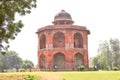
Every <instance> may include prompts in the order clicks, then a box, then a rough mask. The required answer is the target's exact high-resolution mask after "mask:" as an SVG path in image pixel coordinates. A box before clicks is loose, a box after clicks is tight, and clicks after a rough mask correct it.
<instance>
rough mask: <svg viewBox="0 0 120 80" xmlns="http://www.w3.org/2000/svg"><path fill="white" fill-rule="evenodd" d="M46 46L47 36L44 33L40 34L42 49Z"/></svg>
mask: <svg viewBox="0 0 120 80" xmlns="http://www.w3.org/2000/svg"><path fill="white" fill-rule="evenodd" d="M43 48H46V36H45V35H44V34H42V35H41V36H40V49H43Z"/></svg>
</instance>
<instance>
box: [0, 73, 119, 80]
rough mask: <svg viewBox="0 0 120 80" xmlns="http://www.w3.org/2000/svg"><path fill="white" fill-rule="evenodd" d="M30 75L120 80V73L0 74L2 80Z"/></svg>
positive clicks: (68, 79) (51, 79)
mask: <svg viewBox="0 0 120 80" xmlns="http://www.w3.org/2000/svg"><path fill="white" fill-rule="evenodd" d="M28 74H29V75H35V76H36V77H37V79H36V80H120V71H85V72H18V73H0V80H24V78H23V77H24V76H26V75H28ZM21 77H22V78H21Z"/></svg>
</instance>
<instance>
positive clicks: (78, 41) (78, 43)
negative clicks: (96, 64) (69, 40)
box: [74, 33, 83, 48]
mask: <svg viewBox="0 0 120 80" xmlns="http://www.w3.org/2000/svg"><path fill="white" fill-rule="evenodd" d="M82 47H83V40H82V35H81V34H80V33H75V34H74V48H82Z"/></svg>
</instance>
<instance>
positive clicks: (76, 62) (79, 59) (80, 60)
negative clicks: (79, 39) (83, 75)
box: [74, 53, 84, 68]
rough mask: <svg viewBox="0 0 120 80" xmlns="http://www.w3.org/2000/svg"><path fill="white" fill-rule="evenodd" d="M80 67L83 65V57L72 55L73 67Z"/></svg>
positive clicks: (78, 54)
mask: <svg viewBox="0 0 120 80" xmlns="http://www.w3.org/2000/svg"><path fill="white" fill-rule="evenodd" d="M81 65H84V60H83V55H81V54H80V53H77V54H75V55H74V67H75V68H78V67H79V66H81Z"/></svg>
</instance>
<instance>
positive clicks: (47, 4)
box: [9, 0, 120, 65]
mask: <svg viewBox="0 0 120 80" xmlns="http://www.w3.org/2000/svg"><path fill="white" fill-rule="evenodd" d="M61 10H65V11H66V12H68V13H70V14H71V16H72V19H73V21H74V22H75V23H74V25H81V26H86V27H87V29H88V30H90V32H91V34H90V35H88V52H89V57H93V56H95V55H96V54H97V49H98V45H99V44H100V42H101V41H103V40H109V39H110V38H118V39H119V40H120V31H119V27H120V1H119V0H38V1H37V8H36V9H32V13H31V14H28V15H26V16H24V17H18V16H16V19H17V20H18V19H22V21H23V22H24V24H25V27H24V28H23V29H22V31H21V33H19V34H18V36H17V37H16V39H15V40H13V41H11V42H10V49H9V50H13V51H16V52H17V53H18V54H19V56H20V57H22V58H23V59H28V60H31V61H33V63H34V64H35V65H36V64H37V46H38V44H37V43H38V39H37V34H36V33H35V32H36V31H37V29H38V28H41V27H44V26H46V25H51V24H52V23H51V22H52V21H53V20H54V16H55V15H56V14H57V13H59V12H60V11H61Z"/></svg>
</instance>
